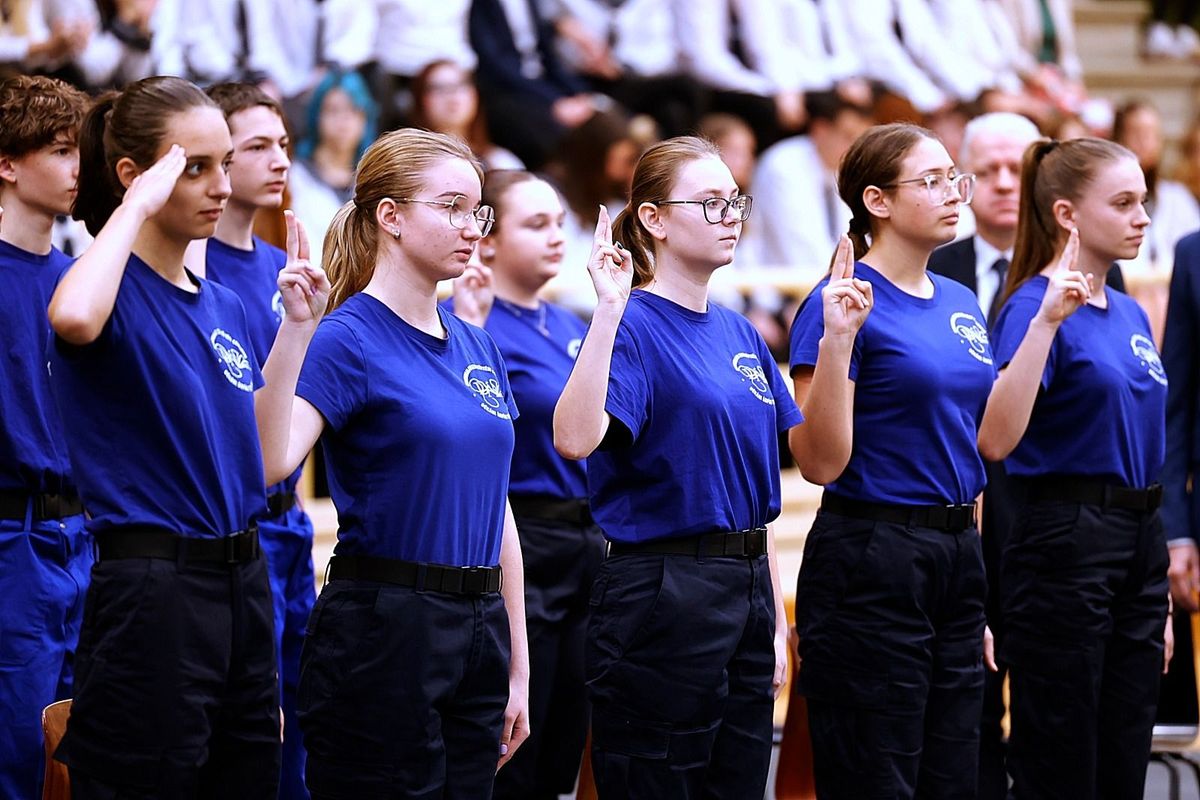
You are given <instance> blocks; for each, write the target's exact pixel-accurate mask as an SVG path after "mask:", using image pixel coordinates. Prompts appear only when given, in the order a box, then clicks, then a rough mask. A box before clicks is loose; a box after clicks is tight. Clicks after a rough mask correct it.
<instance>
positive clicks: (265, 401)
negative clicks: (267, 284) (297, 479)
mask: <svg viewBox="0 0 1200 800" xmlns="http://www.w3.org/2000/svg"><path fill="white" fill-rule="evenodd" d="M316 328H317V323H315V322H306V323H296V322H291V321H289V320H284V322H283V323H282V324H281V325H280V326H279V333H278V334H276V336H275V344H274V345H273V346H272V347H271V353H270V355H268V356H267V363H266V364H264V365H263V370H262V373H263V386H262V388H260V389H259V390H258V391H257V392H255V393H254V416H255V419H256V420H257V422H258V440H259V444H260V445H261V447H262V455H263V472H264V475H265V477H266V482H267V485H268V486H270V485H271V484H274V483H278V482H279V481H281V480H283V479H284V478H286V477H287V476H288V475H290V474H291V473H292V472H293V471H294V470H295V469H296V467H298V466H300V462H301V461H303V460H304V457H305V456H306V455H307V454H308V453H307V448H306V447H300V446H298V445H296V444H294V443H293V441H292V440H293V437H292V411H293V405H294V401H295V397H296V383H297V381H298V380H299V379H300V367H301V366H302V365H303V364H304V355H305V353H307V352H308V344H309V342H311V341H312V337H313V333H315V332H316Z"/></svg>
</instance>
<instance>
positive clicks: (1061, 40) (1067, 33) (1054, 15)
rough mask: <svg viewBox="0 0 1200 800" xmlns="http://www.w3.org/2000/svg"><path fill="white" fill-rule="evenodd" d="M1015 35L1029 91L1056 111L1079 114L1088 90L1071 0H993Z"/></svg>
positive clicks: (1017, 51)
mask: <svg viewBox="0 0 1200 800" xmlns="http://www.w3.org/2000/svg"><path fill="white" fill-rule="evenodd" d="M996 2H998V3H999V5H1000V7H1001V8H1002V9H1003V10H1004V12H1005V15H1006V17H1007V18H1008V20H1009V22H1010V23H1011V26H1012V31H1013V33H1014V36H1015V45H1016V50H1015V51H1014V52H1016V53H1018V54H1019V57H1020V58H1021V59H1022V61H1023V62H1024V66H1023V67H1022V71H1023V76H1024V78H1025V81H1026V83H1027V84H1028V85H1029V87H1030V90H1031V91H1032V92H1034V93H1035V94H1036V95H1037V96H1038V97H1039V98H1041V99H1043V100H1045V101H1046V102H1048V103H1049V104H1050V105H1051V106H1053V107H1054V108H1056V109H1058V110H1059V111H1063V112H1067V113H1080V112H1081V111H1082V110H1083V104H1084V101H1085V100H1086V99H1087V92H1086V91H1085V90H1084V88H1083V64H1082V63H1081V62H1080V60H1079V53H1078V52H1077V51H1076V49H1075V21H1074V17H1073V16H1072V8H1071V6H1072V0H996Z"/></svg>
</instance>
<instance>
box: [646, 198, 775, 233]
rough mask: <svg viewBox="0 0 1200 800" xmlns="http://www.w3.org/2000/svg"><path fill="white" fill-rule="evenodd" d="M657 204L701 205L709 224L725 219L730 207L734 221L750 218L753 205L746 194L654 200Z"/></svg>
mask: <svg viewBox="0 0 1200 800" xmlns="http://www.w3.org/2000/svg"><path fill="white" fill-rule="evenodd" d="M654 204H655V205H658V206H689V205H696V206H703V207H704V221H705V222H707V223H708V224H709V225H717V224H719V223H721V222H724V221H725V217H726V215H728V214H729V212H730V209H732V210H733V214H734V218H733V221H734V222H745V221H746V220H748V219H750V209H752V208H753V207H754V198H753V197H751V196H750V195H748V194H739V195H738V196H737V197H730V198H729V199H725V198H724V197H710V198H708V199H707V200H656V201H655V202H654Z"/></svg>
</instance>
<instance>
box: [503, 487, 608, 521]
mask: <svg viewBox="0 0 1200 800" xmlns="http://www.w3.org/2000/svg"><path fill="white" fill-rule="evenodd" d="M508 502H509V505H511V506H512V510H513V515H514V516H517V517H529V518H531V519H549V520H554V521H555V522H569V523H570V524H572V525H591V524H592V509H591V506H589V505H588V501H587V500H586V499H584V498H570V499H566V500H564V499H563V498H561V497H550V496H549V495H539V494H526V495H509V496H508Z"/></svg>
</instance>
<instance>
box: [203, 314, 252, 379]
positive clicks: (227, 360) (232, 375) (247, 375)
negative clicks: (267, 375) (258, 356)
mask: <svg viewBox="0 0 1200 800" xmlns="http://www.w3.org/2000/svg"><path fill="white" fill-rule="evenodd" d="M208 341H209V343H210V344H211V345H212V348H213V350H215V351H216V353H217V365H218V366H220V367H221V369H222V371H223V372H224V373H225V379H226V380H228V381H229V382H230V383H232V384H233V385H234V386H236V387H237V388H239V389H241V390H242V391H243V392H253V391H254V381H253V377H252V372H253V370H252V369H251V368H250V357H249V356H248V355H246V348H244V347H242V344H241V342H239V341H238V340H237V339H235V338H233V337H232V336H230V335H229V334H228V333H226V332H225V331H223V330H221V329H220V328H213V332H212V334H211V335H210V336H209V337H208Z"/></svg>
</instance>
